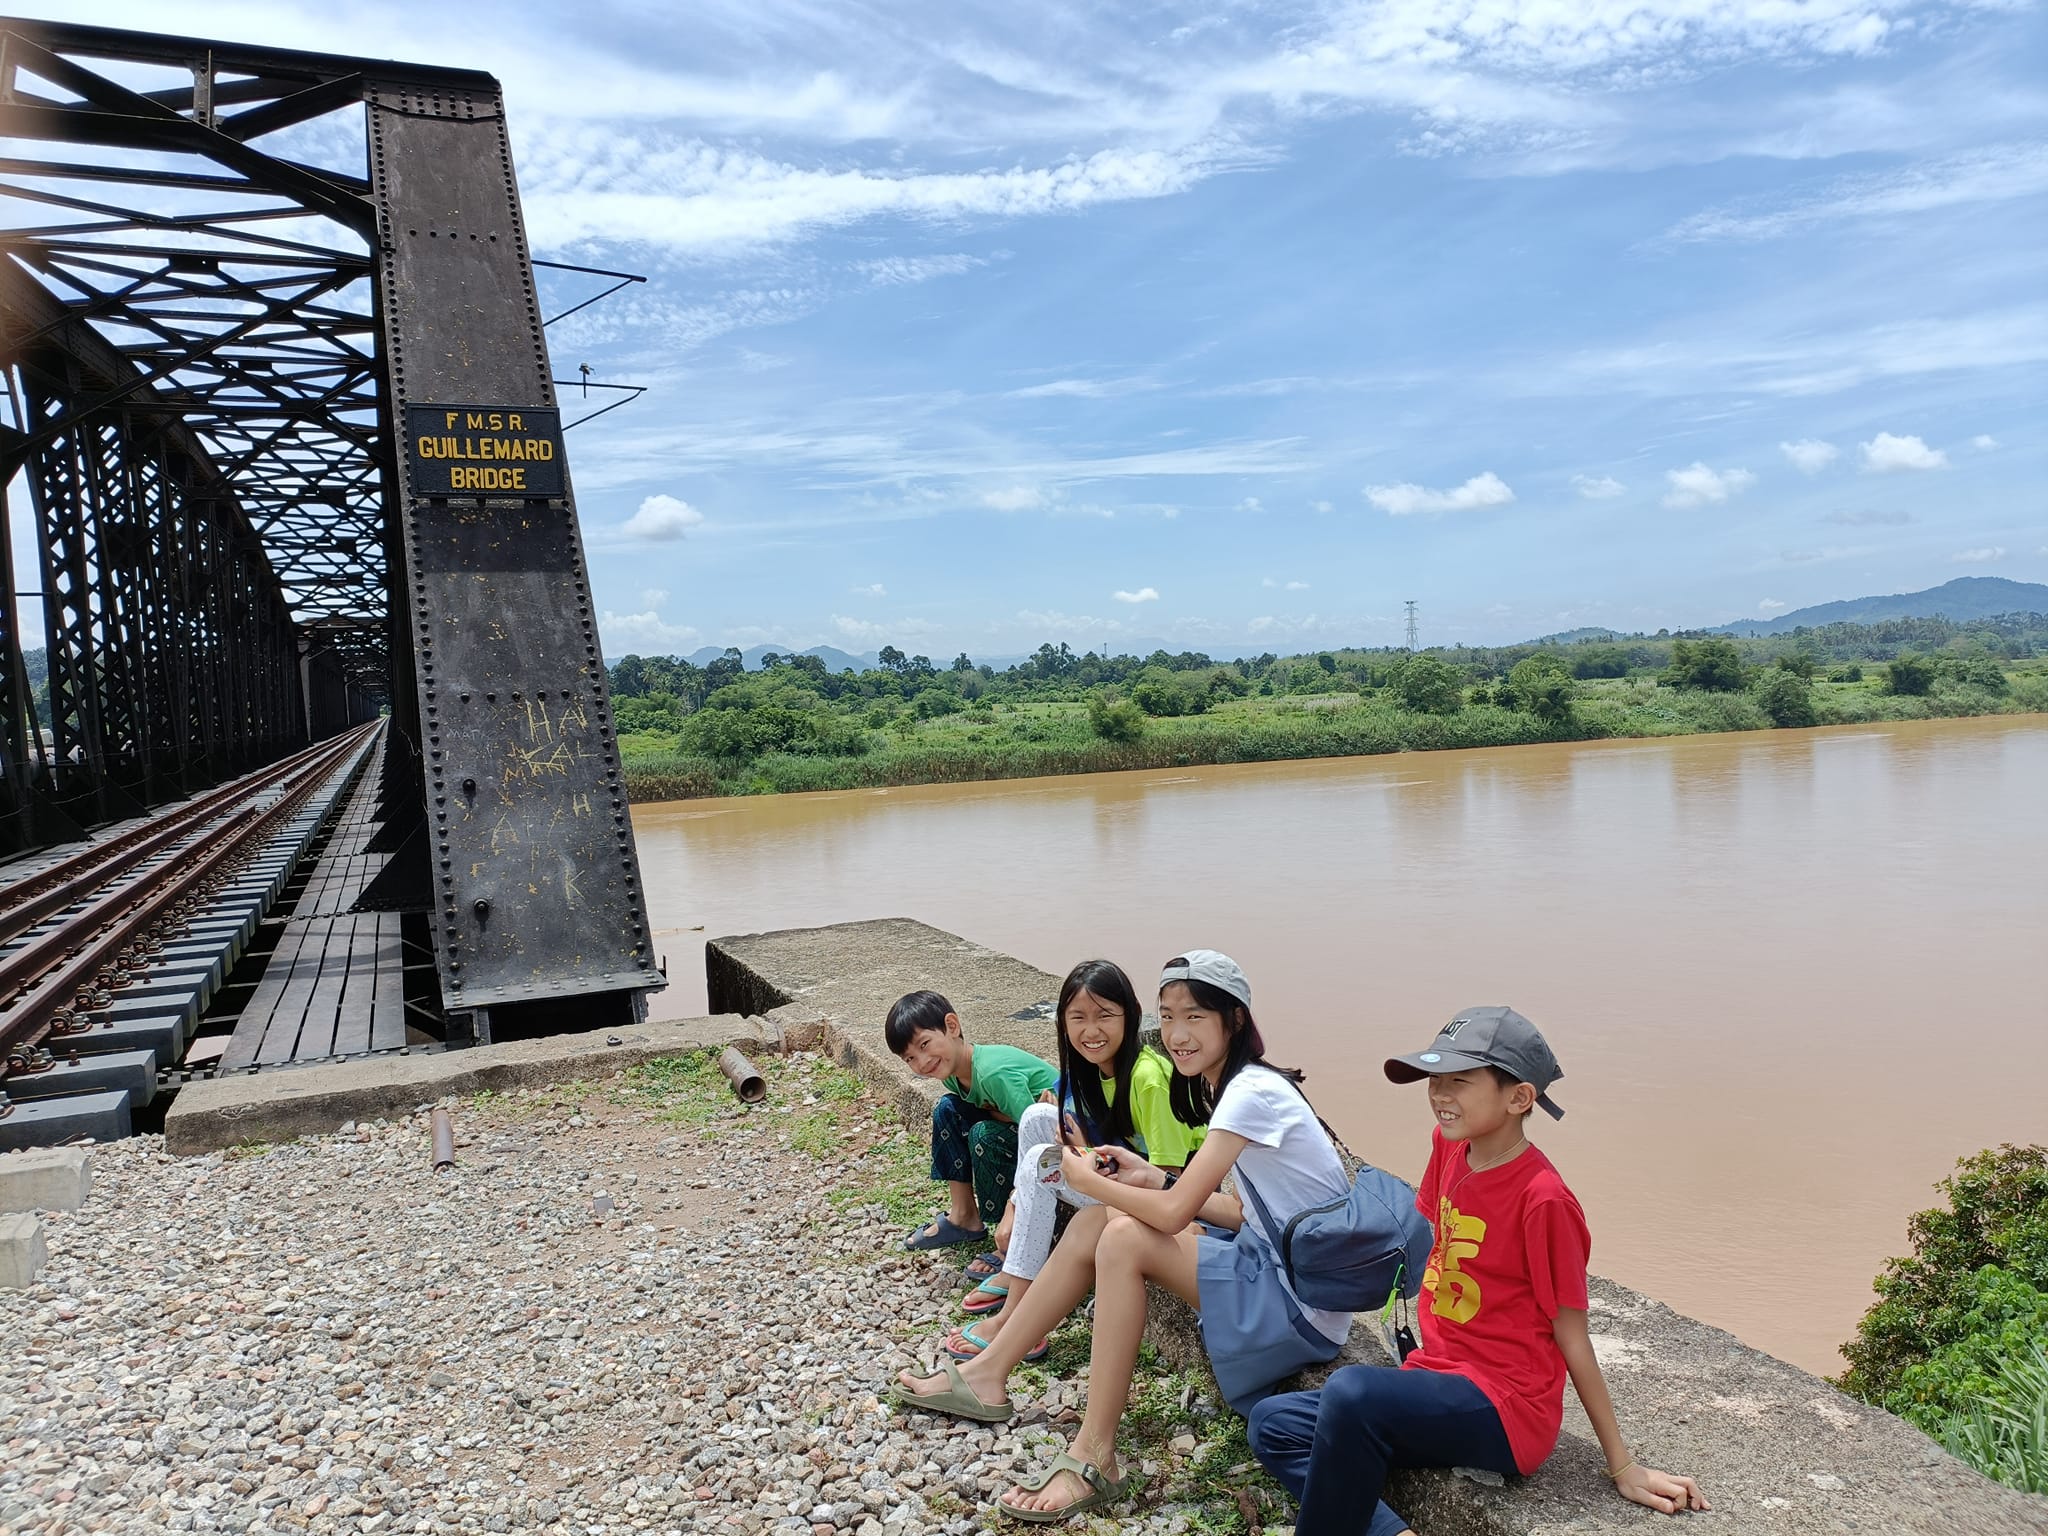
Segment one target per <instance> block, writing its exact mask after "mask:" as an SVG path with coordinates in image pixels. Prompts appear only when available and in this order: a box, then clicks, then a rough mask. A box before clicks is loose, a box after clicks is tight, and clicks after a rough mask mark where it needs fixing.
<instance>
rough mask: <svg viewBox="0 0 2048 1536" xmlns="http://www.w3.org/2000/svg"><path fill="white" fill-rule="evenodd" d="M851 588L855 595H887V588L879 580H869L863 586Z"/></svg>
mask: <svg viewBox="0 0 2048 1536" xmlns="http://www.w3.org/2000/svg"><path fill="white" fill-rule="evenodd" d="M851 590H852V592H853V595H854V596H855V597H887V596H888V595H889V589H888V588H887V587H885V586H883V585H882V584H881V583H880V582H879V581H875V582H870V583H869V584H868V585H867V586H864V587H854V588H852V589H851Z"/></svg>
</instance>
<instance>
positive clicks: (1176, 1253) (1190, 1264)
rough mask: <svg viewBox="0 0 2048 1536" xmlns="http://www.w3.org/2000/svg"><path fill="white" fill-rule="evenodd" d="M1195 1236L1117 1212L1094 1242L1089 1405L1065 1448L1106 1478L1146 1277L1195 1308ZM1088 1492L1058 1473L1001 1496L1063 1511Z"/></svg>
mask: <svg viewBox="0 0 2048 1536" xmlns="http://www.w3.org/2000/svg"><path fill="white" fill-rule="evenodd" d="M1070 1230H1071V1229H1070ZM1196 1242H1197V1238H1196V1236H1195V1233H1194V1232H1193V1231H1192V1230H1190V1231H1186V1232H1180V1233H1177V1234H1175V1235H1173V1236H1171V1237H1169V1236H1168V1235H1167V1234H1166V1233H1164V1232H1161V1231H1158V1230H1157V1229H1155V1228H1153V1227H1148V1226H1146V1225H1145V1223H1144V1222H1142V1221H1139V1220H1137V1219H1136V1218H1135V1217H1131V1216H1118V1217H1116V1218H1114V1219H1113V1220H1112V1221H1111V1222H1110V1223H1109V1225H1108V1226H1107V1227H1105V1228H1104V1229H1103V1233H1102V1236H1101V1238H1100V1239H1099V1240H1098V1241H1097V1242H1096V1244H1095V1340H1094V1346H1093V1348H1092V1349H1091V1351H1090V1353H1089V1357H1088V1411H1087V1413H1086V1414H1085V1415H1083V1417H1082V1419H1081V1428H1080V1430H1079V1431H1078V1432H1076V1434H1075V1435H1074V1443H1073V1444H1072V1445H1070V1446H1068V1447H1067V1451H1068V1454H1070V1455H1071V1456H1072V1457H1073V1458H1074V1459H1075V1460H1076V1461H1078V1462H1081V1463H1083V1464H1084V1465H1093V1466H1095V1467H1097V1468H1099V1469H1100V1470H1101V1472H1102V1475H1103V1476H1104V1477H1106V1478H1110V1479H1112V1480H1114V1479H1115V1477H1116V1476H1117V1461H1116V1429H1117V1424H1118V1423H1119V1421H1121V1420H1122V1418H1123V1416H1124V1407H1125V1405H1126V1404H1127V1403H1129V1401H1130V1396H1131V1373H1132V1372H1133V1371H1134V1370H1136V1369H1137V1365H1138V1345H1139V1343H1140V1341H1142V1340H1143V1338H1144V1337H1145V1282H1146V1281H1148V1280H1154V1281H1157V1282H1158V1283H1159V1284H1161V1285H1163V1286H1165V1287H1166V1288H1167V1289H1168V1290H1170V1291H1172V1292H1173V1293H1174V1294H1175V1295H1176V1296H1179V1297H1180V1298H1181V1299H1182V1300H1183V1301H1185V1302H1187V1304H1188V1305H1189V1306H1192V1307H1199V1306H1200V1305H1201V1287H1200V1282H1199V1281H1198V1280H1197V1278H1196V1269H1195V1263H1196V1255H1197V1252H1198V1249H1197V1247H1196ZM1062 1246H1065V1245H1064V1244H1062ZM1055 1256H1057V1255H1055ZM1046 1267H1047V1269H1050V1268H1051V1265H1047V1266H1046ZM1010 1332H1011V1336H1012V1337H1015V1336H1016V1334H1017V1330H1016V1329H1014V1328H1013V1329H1011V1330H1010ZM977 1363H978V1362H977ZM1092 1491H1093V1490H1091V1489H1090V1488H1088V1487H1087V1485H1085V1484H1084V1483H1082V1481H1081V1480H1080V1479H1079V1478H1077V1477H1075V1476H1074V1475H1073V1474H1072V1473H1071V1472H1062V1473H1061V1474H1060V1475H1059V1476H1058V1477H1055V1478H1054V1479H1053V1480H1052V1481H1051V1482H1049V1483H1047V1484H1046V1485H1045V1487H1043V1488H1041V1489H1039V1490H1038V1491H1037V1492H1036V1493H1026V1492H1024V1491H1023V1490H1021V1489H1018V1488H1012V1489H1011V1490H1010V1491H1009V1492H1007V1493H1005V1494H1004V1495H1003V1500H1002V1501H1003V1503H1005V1504H1007V1505H1008V1506H1010V1508H1012V1509H1047V1510H1051V1509H1065V1508H1066V1507H1067V1506H1068V1505H1070V1504H1075V1503H1078V1502H1079V1501H1080V1500H1082V1499H1084V1498H1086V1497H1087V1496H1088V1495H1089V1493H1090V1492H1092Z"/></svg>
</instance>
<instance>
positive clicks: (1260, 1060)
mask: <svg viewBox="0 0 2048 1536" xmlns="http://www.w3.org/2000/svg"><path fill="white" fill-rule="evenodd" d="M1186 964H1187V961H1185V960H1179V959H1175V960H1169V961H1167V962H1166V966H1165V969H1167V970H1172V969H1174V968H1175V967H1177V966H1185V965H1186ZM1171 986H1182V987H1186V988H1187V989H1188V991H1189V992H1190V993H1192V994H1193V996H1194V999H1195V1002H1196V1003H1197V1005H1199V1006H1200V1007H1202V1008H1204V1009H1206V1010H1207V1011H1209V1012H1210V1013H1216V1014H1221V1015H1222V1016H1223V1032H1224V1037H1225V1039H1227V1040H1228V1041H1229V1045H1228V1047H1227V1048H1226V1053H1225V1055H1224V1057H1223V1071H1222V1073H1221V1074H1220V1075H1219V1076H1218V1077H1217V1079H1216V1087H1215V1090H1214V1091H1213V1092H1212V1091H1211V1090H1210V1088H1209V1080H1208V1079H1207V1078H1206V1077H1203V1076H1201V1075H1200V1074H1199V1073H1197V1074H1196V1075H1195V1076H1193V1077H1190V1076H1188V1075H1186V1074H1185V1073H1182V1072H1175V1073H1174V1074H1173V1085H1172V1087H1171V1088H1170V1089H1169V1090H1168V1095H1169V1100H1170V1102H1171V1103H1172V1105H1173V1118H1174V1119H1176V1120H1178V1121H1179V1122H1180V1123H1181V1124H1182V1125H1207V1124H1208V1123H1209V1117H1210V1116H1211V1115H1212V1114H1214V1113H1215V1112H1216V1105H1217V1103H1218V1102H1219V1101H1220V1100H1221V1099H1222V1098H1223V1090H1224V1089H1226V1088H1228V1087H1229V1086H1230V1080H1231V1079H1232V1078H1234V1077H1236V1076H1237V1074H1238V1073H1240V1072H1242V1071H1243V1070H1244V1069H1245V1068H1246V1067H1264V1068H1266V1069H1267V1070H1268V1071H1271V1072H1278V1073H1279V1074H1280V1075H1281V1076H1282V1077H1284V1078H1286V1079H1287V1081H1288V1082H1290V1083H1292V1084H1293V1085H1294V1087H1295V1091H1296V1092H1299V1091H1300V1089H1301V1083H1302V1074H1301V1073H1300V1072H1298V1071H1297V1070H1295V1069H1294V1068H1292V1067H1276V1066H1274V1065H1273V1063H1271V1062H1270V1061H1268V1060H1266V1041H1265V1038H1264V1037H1263V1036H1262V1035H1260V1033H1259V1026H1258V1024H1257V1023H1256V1022H1255V1021H1254V1020H1253V1018H1252V1011H1251V1009H1249V1008H1247V1007H1245V1005H1244V1004H1243V1003H1241V1002H1239V1001H1238V1000H1237V999H1236V998H1234V997H1232V996H1231V995H1230V994H1229V993H1228V992H1226V991H1224V990H1223V989H1222V988H1221V987H1219V986H1217V985H1215V984H1214V983H1213V982H1207V981H1197V980H1195V979H1194V978H1193V977H1191V976H1187V977H1179V976H1177V977H1175V978H1174V979H1173V980H1172V981H1169V982H1167V983H1165V985H1164V986H1161V987H1160V989H1159V990H1160V991H1161V992H1164V991H1165V990H1166V988H1167V987H1171Z"/></svg>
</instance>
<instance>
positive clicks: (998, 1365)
mask: <svg viewBox="0 0 2048 1536" xmlns="http://www.w3.org/2000/svg"><path fill="white" fill-rule="evenodd" d="M1110 1215H1111V1212H1110V1210H1109V1208H1108V1207H1107V1206H1091V1207H1090V1208H1089V1209H1087V1210H1085V1211H1083V1212H1081V1213H1080V1214H1079V1215H1078V1216H1076V1217H1075V1218H1074V1219H1073V1221H1072V1222H1070V1223H1069V1224H1068V1226H1067V1235H1066V1236H1065V1237H1064V1238H1062V1239H1061V1240H1060V1245H1059V1246H1058V1247H1057V1248H1055V1249H1053V1251H1052V1257H1051V1258H1050V1259H1047V1260H1046V1262H1045V1268H1044V1269H1042V1270H1040V1271H1039V1272H1038V1280H1037V1283H1036V1284H1034V1285H1033V1286H1031V1288H1030V1292H1029V1294H1028V1295H1026V1296H1025V1297H1024V1298H1023V1299H1022V1300H1020V1301H1019V1302H1018V1303H1017V1305H1016V1307H1015V1308H1014V1309H1012V1310H1011V1311H1010V1313H1009V1318H1008V1321H1007V1322H1005V1323H1004V1325H1003V1330H1002V1332H1001V1333H999V1334H998V1335H997V1336H996V1337H995V1338H993V1339H990V1340H989V1346H988V1348H987V1349H984V1350H983V1351H982V1352H981V1353H980V1354H978V1355H976V1356H975V1357H974V1358H973V1359H972V1360H969V1361H968V1362H967V1363H966V1364H965V1365H963V1366H961V1367H960V1376H961V1379H962V1380H964V1381H965V1382H966V1383H967V1385H968V1386H969V1387H971V1388H972V1389H973V1391H974V1395H975V1396H976V1397H978V1398H980V1399H981V1400H982V1401H983V1402H985V1403H1000V1402H1003V1401H1005V1400H1006V1399H1007V1397H1008V1396H1009V1394H1008V1393H1007V1392H1006V1391H1005V1390H1004V1385H1005V1383H1007V1382H1008V1381H1009V1379H1010V1372H1012V1371H1014V1370H1015V1369H1016V1368H1017V1366H1018V1363H1019V1362H1020V1361H1022V1360H1023V1358H1024V1357H1025V1355H1027V1354H1029V1353H1030V1352H1031V1349H1032V1347H1033V1346H1034V1345H1035V1344H1037V1343H1038V1341H1039V1340H1040V1339H1042V1338H1044V1337H1045V1336H1046V1335H1047V1334H1048V1333H1050V1332H1052V1330H1053V1329H1055V1328H1057V1327H1058V1326H1059V1323H1060V1319H1061V1318H1063V1317H1065V1316H1066V1315H1067V1314H1068V1313H1069V1312H1071V1311H1073V1310H1074V1308H1075V1307H1077V1306H1079V1305H1080V1304H1081V1298H1082V1297H1083V1296H1086V1295H1087V1294H1088V1288H1089V1287H1090V1286H1091V1285H1093V1284H1094V1283H1095V1245H1096V1241H1097V1239H1098V1238H1100V1236H1101V1235H1102V1232H1103V1230H1104V1228H1105V1227H1107V1225H1108V1223H1109V1217H1110ZM1096 1310H1097V1312H1098V1313H1099V1312H1100V1311H1101V1306H1100V1304H1099V1303H1098V1304H1097V1307H1096ZM1141 1326H1142V1325H1141ZM984 1337H986V1335H984ZM896 1379H897V1380H898V1381H900V1382H902V1383H903V1385H904V1387H905V1388H907V1389H908V1390H910V1391H912V1392H915V1393H918V1394H920V1395H929V1394H931V1393H933V1392H943V1391H944V1390H945V1389H946V1387H947V1385H948V1382H947V1377H946V1374H945V1373H944V1372H943V1371H941V1372H940V1373H939V1374H938V1375H936V1376H914V1375H912V1374H911V1373H910V1372H909V1371H904V1372H902V1373H901V1374H900V1375H898V1376H897V1378H896Z"/></svg>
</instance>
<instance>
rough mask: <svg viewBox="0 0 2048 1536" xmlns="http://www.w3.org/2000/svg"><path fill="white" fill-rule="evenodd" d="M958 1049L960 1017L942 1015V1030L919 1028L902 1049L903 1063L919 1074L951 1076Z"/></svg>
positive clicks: (923, 1075)
mask: <svg viewBox="0 0 2048 1536" xmlns="http://www.w3.org/2000/svg"><path fill="white" fill-rule="evenodd" d="M959 1049H960V1018H959V1015H957V1014H952V1013H949V1014H947V1015H946V1027H945V1028H944V1029H943V1030H937V1029H920V1030H919V1031H917V1033H916V1034H914V1035H912V1036H911V1037H910V1044H909V1045H907V1046H905V1047H904V1048H903V1064H904V1065H905V1066H906V1067H908V1068H910V1070H911V1071H913V1072H915V1073H916V1074H917V1075H918V1076H919V1077H952V1076H954V1075H955V1071H954V1069H955V1064H956V1058H957V1057H958V1055H959Z"/></svg>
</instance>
